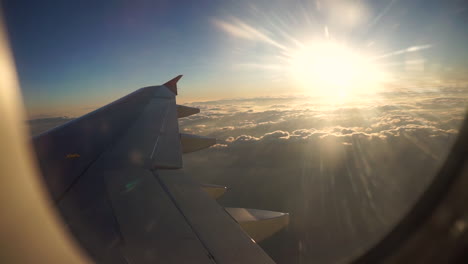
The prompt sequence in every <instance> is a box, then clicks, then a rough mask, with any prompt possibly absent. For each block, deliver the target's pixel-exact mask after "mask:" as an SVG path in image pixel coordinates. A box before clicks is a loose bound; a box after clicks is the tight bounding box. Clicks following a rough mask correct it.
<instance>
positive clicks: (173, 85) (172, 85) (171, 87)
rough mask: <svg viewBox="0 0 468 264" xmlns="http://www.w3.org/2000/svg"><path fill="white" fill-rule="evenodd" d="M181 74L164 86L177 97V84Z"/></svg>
mask: <svg viewBox="0 0 468 264" xmlns="http://www.w3.org/2000/svg"><path fill="white" fill-rule="evenodd" d="M182 76H183V75H182V74H180V75H178V76H177V77H175V78H173V79H172V80H170V81H168V82H166V83H165V84H164V86H166V87H167V88H169V90H171V92H173V93H174V94H176V95H177V82H178V81H179V80H180V78H182Z"/></svg>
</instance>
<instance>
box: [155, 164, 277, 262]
mask: <svg viewBox="0 0 468 264" xmlns="http://www.w3.org/2000/svg"><path fill="white" fill-rule="evenodd" d="M154 173H155V176H156V177H158V178H159V179H160V180H161V182H162V183H163V185H164V187H165V188H166V189H167V192H168V193H169V194H170V196H171V197H172V199H173V200H174V202H175V203H176V204H177V207H178V208H179V210H180V211H181V212H182V213H183V215H184V216H185V218H186V219H187V221H188V223H189V224H190V225H191V226H192V228H193V229H194V230H195V232H196V233H197V234H198V237H199V238H200V240H201V241H202V243H203V244H204V245H205V247H206V248H207V249H208V250H209V251H210V253H211V254H212V255H213V257H214V260H215V261H216V262H217V263H274V261H273V260H272V259H271V258H270V257H269V256H268V255H267V254H266V253H265V252H264V251H263V250H262V249H261V248H260V246H258V245H257V244H256V243H255V241H253V240H252V239H251V238H250V237H249V236H248V235H247V234H246V233H245V232H244V231H243V230H242V228H241V227H240V226H239V224H238V223H237V222H235V221H234V219H233V218H232V217H231V216H230V215H229V214H228V213H227V212H226V211H225V210H224V208H223V207H221V206H220V205H219V204H218V203H217V202H216V201H215V200H213V199H212V198H211V197H209V196H208V195H207V194H206V193H205V192H203V190H202V189H201V188H200V185H199V184H197V183H196V182H195V181H194V180H193V179H191V178H190V177H188V176H186V175H185V174H184V172H183V171H182V170H158V171H155V172H154Z"/></svg>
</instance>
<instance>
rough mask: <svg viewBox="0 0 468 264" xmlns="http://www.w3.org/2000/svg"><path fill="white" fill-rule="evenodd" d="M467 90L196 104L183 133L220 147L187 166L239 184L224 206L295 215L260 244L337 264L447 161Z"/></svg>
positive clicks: (287, 257)
mask: <svg viewBox="0 0 468 264" xmlns="http://www.w3.org/2000/svg"><path fill="white" fill-rule="evenodd" d="M467 98H468V97H467V93H460V91H453V90H450V89H439V90H438V91H432V92H431V91H425V92H421V91H404V92H402V91H399V92H392V93H390V92H387V93H385V94H381V95H376V96H375V97H372V98H371V97H363V98H353V99H349V101H347V102H343V103H333V102H330V101H325V100H324V99H323V98H282V97H281V98H251V99H238V100H228V101H216V102H205V103H193V104H192V105H193V106H197V107H200V108H201V109H202V111H201V113H200V115H198V116H193V117H189V118H187V119H185V120H181V122H180V123H181V126H180V127H181V130H184V131H186V132H189V133H197V134H202V135H210V136H214V137H217V138H218V139H219V142H218V143H219V144H217V145H215V146H213V147H212V148H210V149H207V150H204V151H202V152H198V153H193V154H189V155H186V156H185V157H184V162H185V165H184V166H185V168H186V171H188V172H190V173H191V174H192V175H193V176H194V177H196V178H197V179H199V180H200V181H202V182H211V183H217V184H223V185H227V186H229V187H231V188H232V189H231V191H230V192H229V193H228V194H226V195H225V197H224V198H222V199H221V203H222V204H224V205H226V206H239V207H251V208H263V209H269V210H277V211H286V212H289V213H290V214H291V224H290V226H289V228H288V229H287V230H286V231H284V232H282V233H280V234H278V235H277V236H275V237H273V238H271V239H269V240H267V241H265V242H264V243H262V246H263V247H264V248H265V249H266V250H267V252H268V253H269V254H270V255H271V256H272V257H273V258H274V259H275V260H276V261H277V262H279V263H297V262H300V261H303V262H306V263H307V262H310V261H316V262H319V263H328V262H336V261H338V260H343V259H347V258H350V257H352V256H354V255H355V254H357V253H358V252H359V251H360V250H362V249H365V248H367V247H369V246H370V245H371V244H372V243H375V242H376V241H377V240H378V239H379V238H381V237H382V236H383V235H384V234H385V233H386V232H388V231H389V230H390V228H391V227H392V226H393V225H395V224H396V222H397V221H398V220H399V219H400V218H401V217H402V216H403V214H404V213H405V212H406V211H407V210H409V209H410V207H411V205H412V204H413V203H414V201H415V200H416V199H417V197H418V195H419V194H420V193H421V192H422V191H423V190H424V188H425V187H426V186H427V184H428V183H429V182H430V181H431V179H432V178H433V176H434V175H435V173H436V172H437V170H438V168H439V167H440V166H441V164H442V162H443V161H444V159H445V157H446V156H447V153H448V151H449V150H450V147H451V145H452V144H453V142H454V140H455V138H456V136H457V132H458V129H459V127H460V125H461V122H462V121H463V118H464V115H465V107H466V105H467V102H468V101H467Z"/></svg>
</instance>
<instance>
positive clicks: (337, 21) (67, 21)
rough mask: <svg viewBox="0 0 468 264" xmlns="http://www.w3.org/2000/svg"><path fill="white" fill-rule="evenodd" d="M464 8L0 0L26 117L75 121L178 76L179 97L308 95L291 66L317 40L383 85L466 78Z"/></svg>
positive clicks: (383, 3)
mask: <svg viewBox="0 0 468 264" xmlns="http://www.w3.org/2000/svg"><path fill="white" fill-rule="evenodd" d="M466 6H467V5H466V4H465V3H464V1H426V0H424V1H397V0H380V1H266V0H258V1H208V0H197V1H21V0H14V1H4V3H3V9H4V13H5V16H6V20H7V24H8V27H9V32H10V40H11V42H12V46H13V50H14V53H15V58H16V63H17V67H18V73H19V77H20V81H21V85H22V89H23V92H24V97H25V101H26V104H27V107H28V110H29V112H30V115H31V116H32V117H34V116H41V115H54V114H57V115H60V114H68V115H74V114H75V115H76V114H83V113H84V112H87V111H89V110H91V109H93V108H95V107H97V106H100V105H102V104H104V103H108V102H110V101H112V100H114V99H116V98H118V97H120V96H123V95H125V94H127V93H129V92H131V91H133V90H135V89H137V88H139V87H142V86H147V85H153V84H160V83H163V82H165V81H166V80H168V79H170V78H172V77H173V76H176V75H178V74H184V75H185V76H184V79H183V81H182V82H181V85H180V89H181V96H179V101H193V100H203V99H216V98H229V97H250V96H269V95H275V94H292V93H302V92H307V89H304V85H300V84H304V82H302V80H300V79H301V78H302V79H303V78H304V74H302V75H301V74H299V75H298V70H297V69H295V68H294V65H297V64H298V63H297V54H299V57H304V58H306V59H307V56H304V55H302V54H303V53H299V52H298V51H299V50H301V48H304V47H306V48H307V47H309V46H311V45H315V44H316V43H323V42H325V41H331V42H333V43H339V45H340V46H346V48H347V49H349V50H352V54H359V56H361V57H364V58H366V60H368V59H370V60H371V61H372V63H373V64H372V67H374V66H375V65H378V67H379V71H381V72H385V74H386V75H385V76H386V78H385V82H391V83H395V82H396V83H398V82H400V83H404V84H405V85H406V84H407V82H406V81H407V80H412V81H414V80H417V81H418V82H421V80H423V82H424V83H426V84H427V83H429V84H433V85H443V84H445V83H446V82H447V80H457V81H464V73H466V68H468V67H467V63H466V61H468V48H467V47H468V45H467V43H468V34H467V33H468V32H467V31H468V30H467V27H466V23H467V16H468V15H467V9H466ZM311 43H312V44H311ZM311 47H312V46H311ZM311 49H312V50H315V51H317V52H318V53H320V50H319V49H318V48H317V47H315V46H314V47H313V48H311ZM330 52H331V53H334V51H333V50H331V51H330ZM295 56H296V57H295ZM336 56H338V55H336ZM353 56H354V55H353ZM354 62H355V61H354V60H351V62H349V61H348V63H350V64H353V66H352V67H354ZM334 63H336V62H334ZM338 63H341V62H338ZM344 64H345V65H346V62H344ZM334 65H335V64H333V65H332V66H331V68H333V67H334ZM301 67H302V66H301ZM348 68H349V67H348ZM348 68H346V67H344V68H343V69H342V71H346V70H347V69H348ZM368 68H369V67H367V68H362V69H361V71H367V69H368ZM299 71H300V70H299ZM329 71H330V70H329ZM320 73H322V72H320ZM327 73H328V72H325V75H326V74H327ZM307 74H308V72H307V73H306V75H307ZM370 74H371V75H372V73H370ZM296 75H298V76H299V77H298V76H296ZM336 75H339V76H342V75H343V74H341V72H339V71H338V73H336ZM298 79H299V81H298ZM325 81H328V80H325ZM313 84H314V85H315V84H316V83H311V82H310V80H308V81H307V82H306V86H307V85H308V86H312V85H313Z"/></svg>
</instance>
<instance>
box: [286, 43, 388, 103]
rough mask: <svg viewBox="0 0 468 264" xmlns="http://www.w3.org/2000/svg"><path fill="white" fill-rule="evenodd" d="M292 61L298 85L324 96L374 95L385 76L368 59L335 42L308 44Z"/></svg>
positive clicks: (299, 50) (291, 67) (298, 51)
mask: <svg viewBox="0 0 468 264" xmlns="http://www.w3.org/2000/svg"><path fill="white" fill-rule="evenodd" d="M290 60H291V61H290V63H291V65H290V70H291V73H292V75H293V77H294V78H295V79H296V81H297V82H298V84H299V85H301V86H303V88H304V89H305V90H306V91H308V92H312V93H314V94H318V95H322V96H334V97H337V96H339V97H343V96H348V95H351V94H361V93H372V92H375V91H377V90H378V89H379V88H380V85H381V83H382V81H383V80H384V77H385V73H384V72H383V71H382V70H380V69H378V67H377V65H374V64H373V63H372V62H371V61H370V60H369V59H367V58H366V57H365V56H363V55H361V54H359V53H357V52H355V51H353V50H351V49H350V48H347V47H346V46H343V45H340V44H338V43H334V42H322V43H314V44H310V45H305V46H303V47H302V48H300V49H298V50H296V51H295V52H294V53H292V54H291V55H290Z"/></svg>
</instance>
